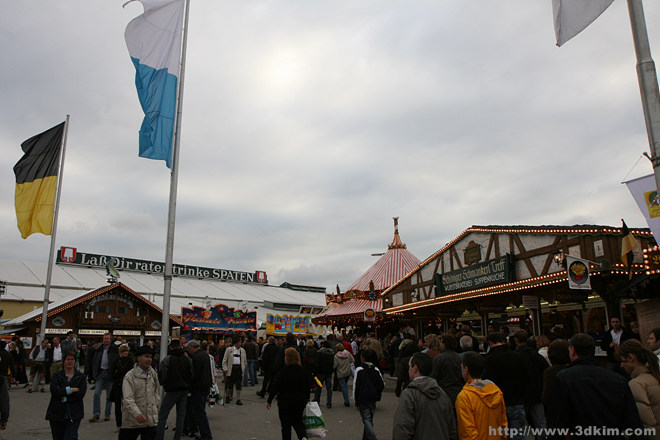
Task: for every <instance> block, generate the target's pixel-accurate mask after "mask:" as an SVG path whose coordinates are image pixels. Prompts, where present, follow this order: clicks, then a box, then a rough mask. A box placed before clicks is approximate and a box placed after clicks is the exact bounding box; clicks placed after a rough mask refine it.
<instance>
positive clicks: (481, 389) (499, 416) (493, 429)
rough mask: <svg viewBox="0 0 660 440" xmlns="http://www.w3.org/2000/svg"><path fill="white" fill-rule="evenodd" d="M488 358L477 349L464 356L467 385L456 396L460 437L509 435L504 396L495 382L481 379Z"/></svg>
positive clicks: (494, 437)
mask: <svg viewBox="0 0 660 440" xmlns="http://www.w3.org/2000/svg"><path fill="white" fill-rule="evenodd" d="M485 362H486V361H485V360H484V358H483V357H481V356H480V355H479V354H477V353H474V352H469V353H466V354H465V355H464V356H463V364H462V371H463V378H464V379H465V385H464V386H463V389H462V390H461V392H460V393H459V394H458V397H457V398H456V417H457V419H458V438H459V439H461V440H467V439H469V440H477V439H478V440H486V439H502V440H505V439H506V438H507V429H506V427H507V421H506V407H505V405H504V396H503V395H502V391H500V389H499V388H498V387H497V385H495V384H494V383H493V382H491V381H490V380H482V379H481V374H482V373H483V370H484V365H485Z"/></svg>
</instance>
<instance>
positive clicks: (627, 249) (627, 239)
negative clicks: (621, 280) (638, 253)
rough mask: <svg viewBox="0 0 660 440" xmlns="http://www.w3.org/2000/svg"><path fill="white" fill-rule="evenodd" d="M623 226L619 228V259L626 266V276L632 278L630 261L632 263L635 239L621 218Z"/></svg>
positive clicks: (635, 245)
mask: <svg viewBox="0 0 660 440" xmlns="http://www.w3.org/2000/svg"><path fill="white" fill-rule="evenodd" d="M621 223H623V227H622V228H621V235H623V239H622V240H621V260H623V264H625V265H626V266H628V278H632V263H633V256H634V255H633V250H634V249H635V248H636V247H637V240H635V237H633V235H632V232H630V229H628V225H626V222H625V221H623V219H621Z"/></svg>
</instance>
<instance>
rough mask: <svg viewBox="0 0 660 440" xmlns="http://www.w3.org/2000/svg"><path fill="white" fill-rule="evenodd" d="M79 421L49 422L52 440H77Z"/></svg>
mask: <svg viewBox="0 0 660 440" xmlns="http://www.w3.org/2000/svg"><path fill="white" fill-rule="evenodd" d="M79 427H80V420H74V421H73V422H72V421H70V420H64V421H59V420H58V421H54V420H51V421H50V432H51V433H52V434H53V440H78V428H79Z"/></svg>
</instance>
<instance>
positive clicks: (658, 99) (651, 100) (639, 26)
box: [628, 0, 660, 189]
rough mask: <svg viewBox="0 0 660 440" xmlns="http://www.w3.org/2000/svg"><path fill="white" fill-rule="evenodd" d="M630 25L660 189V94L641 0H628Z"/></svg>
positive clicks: (647, 128) (657, 186)
mask: <svg viewBox="0 0 660 440" xmlns="http://www.w3.org/2000/svg"><path fill="white" fill-rule="evenodd" d="M628 12H629V13H630V27H631V29H632V34H633V41H634V44H635V53H636V55H637V81H638V82H639V91H640V94H641V96H642V107H643V109H644V121H645V122H646V133H647V136H648V138H649V146H650V149H651V162H652V163H653V173H654V174H655V184H656V189H657V188H660V93H659V91H658V77H657V73H656V69H655V63H654V61H653V57H652V56H651V46H650V44H649V36H648V32H647V30H646V20H645V18H644V6H643V5H642V0H628Z"/></svg>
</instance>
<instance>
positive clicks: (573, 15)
mask: <svg viewBox="0 0 660 440" xmlns="http://www.w3.org/2000/svg"><path fill="white" fill-rule="evenodd" d="M613 1H614V0H552V11H553V13H554V18H555V35H557V46H561V45H562V44H564V43H566V42H567V41H568V40H570V39H571V38H573V37H574V36H576V35H577V34H579V33H580V32H582V31H583V30H584V29H585V28H586V27H587V26H589V25H590V24H591V23H592V22H593V21H594V20H595V19H597V18H598V16H600V14H602V13H603V11H605V9H607V8H608V7H609V6H610V5H611V4H612V2H613Z"/></svg>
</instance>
